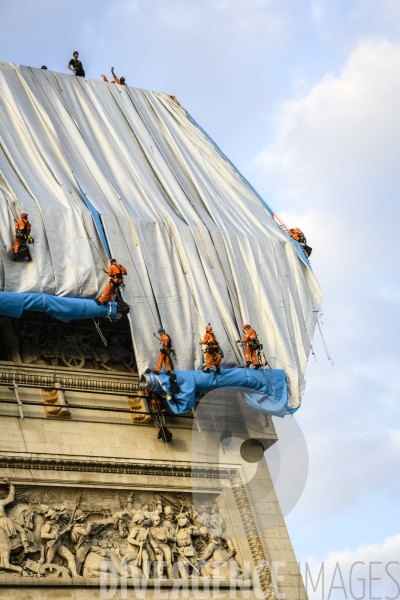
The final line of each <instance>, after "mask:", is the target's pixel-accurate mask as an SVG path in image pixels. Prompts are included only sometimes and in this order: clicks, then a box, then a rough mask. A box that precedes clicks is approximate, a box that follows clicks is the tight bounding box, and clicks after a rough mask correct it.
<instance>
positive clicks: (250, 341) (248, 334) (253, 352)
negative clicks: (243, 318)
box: [236, 323, 260, 369]
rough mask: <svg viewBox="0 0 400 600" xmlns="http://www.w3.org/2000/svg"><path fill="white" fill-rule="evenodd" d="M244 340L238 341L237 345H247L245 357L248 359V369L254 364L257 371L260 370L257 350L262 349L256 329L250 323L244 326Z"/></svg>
mask: <svg viewBox="0 0 400 600" xmlns="http://www.w3.org/2000/svg"><path fill="white" fill-rule="evenodd" d="M243 331H244V338H243V339H242V340H237V342H236V343H237V344H245V347H244V357H245V359H246V367H249V366H250V365H251V363H253V365H254V368H255V369H259V368H260V364H259V362H258V359H257V350H258V348H259V347H260V342H259V341H258V336H257V334H256V332H255V331H254V329H252V328H251V327H250V325H249V324H248V323H245V324H244V325H243Z"/></svg>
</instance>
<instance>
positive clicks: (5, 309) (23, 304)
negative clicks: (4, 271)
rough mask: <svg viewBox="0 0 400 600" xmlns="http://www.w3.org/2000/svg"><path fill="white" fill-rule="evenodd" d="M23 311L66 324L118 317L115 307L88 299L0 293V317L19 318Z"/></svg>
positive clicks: (112, 304) (113, 303) (111, 303)
mask: <svg viewBox="0 0 400 600" xmlns="http://www.w3.org/2000/svg"><path fill="white" fill-rule="evenodd" d="M24 310H32V311H36V312H42V313H46V314H48V315H50V316H52V317H54V318H55V319H58V320H59V321H63V322H64V323H68V322H69V321H72V320H75V319H93V318H96V317H110V318H111V319H116V318H117V316H118V313H117V305H116V303H115V302H110V304H109V305H108V306H104V305H101V306H99V305H98V304H96V302H95V301H94V300H92V299H90V298H66V297H61V296H50V294H38V293H32V294H31V293H25V294H23V293H21V294H19V293H16V292H0V315H2V316H3V317H16V318H19V317H20V316H21V315H22V313H23V312H24Z"/></svg>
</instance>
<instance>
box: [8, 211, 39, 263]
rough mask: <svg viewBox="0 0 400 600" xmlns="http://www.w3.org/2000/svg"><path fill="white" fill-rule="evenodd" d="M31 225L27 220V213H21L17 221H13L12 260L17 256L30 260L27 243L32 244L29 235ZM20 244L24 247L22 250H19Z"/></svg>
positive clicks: (32, 240) (16, 258) (31, 238)
mask: <svg viewBox="0 0 400 600" xmlns="http://www.w3.org/2000/svg"><path fill="white" fill-rule="evenodd" d="M31 229H32V225H31V224H30V223H29V221H28V215H27V214H26V213H21V214H20V218H19V221H17V222H16V223H15V238H14V248H13V250H14V256H13V260H18V258H25V257H26V258H27V259H28V260H32V257H31V255H30V252H29V249H28V246H27V244H33V242H34V239H33V237H32V236H31ZM21 246H23V247H24V252H20V251H21V250H22V248H21Z"/></svg>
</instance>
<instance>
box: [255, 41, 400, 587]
mask: <svg viewBox="0 0 400 600" xmlns="http://www.w3.org/2000/svg"><path fill="white" fill-rule="evenodd" d="M399 105H400V44H394V43H390V42H388V41H373V40H369V41H364V42H363V43H360V44H359V45H358V46H357V48H355V49H354V51H352V52H351V54H350V55H349V57H348V59H347V60H346V62H345V64H344V65H343V67H342V68H341V70H340V71H339V72H338V73H327V74H326V75H325V76H324V77H323V78H322V79H321V81H319V82H318V83H317V84H316V85H314V86H312V87H311V89H310V90H309V91H308V93H307V94H306V95H304V96H302V97H299V98H295V99H291V100H288V101H287V102H285V104H284V105H283V107H282V110H281V112H280V115H279V119H278V126H277V131H276V135H275V136H274V138H273V140H272V142H271V143H270V144H269V146H268V147H267V148H266V149H265V151H263V152H262V153H261V154H260V155H259V156H258V157H257V159H256V165H257V167H258V169H259V172H260V177H262V178H263V182H264V189H266V190H267V193H264V196H265V197H268V196H269V194H268V191H270V192H271V194H272V193H273V194H274V196H275V198H276V200H275V202H274V204H278V205H279V204H281V205H282V204H283V205H284V206H285V209H284V210H283V211H281V213H282V214H281V216H283V217H284V220H285V221H286V222H287V223H288V225H290V226H298V227H300V228H301V229H303V230H304V231H305V233H306V235H307V239H308V242H309V244H310V246H312V247H313V254H312V256H311V259H312V264H313V268H314V270H315V272H316V274H317V276H318V278H319V279H320V282H321V284H322V289H323V291H324V297H325V300H324V310H325V313H326V316H325V318H324V323H325V325H324V335H325V337H326V339H327V343H328V346H329V350H330V353H331V355H332V356H333V358H334V361H335V366H334V367H333V368H332V367H330V366H329V365H326V363H325V357H324V350H323V348H322V345H321V343H320V342H319V341H318V337H319V336H318V333H317V334H316V341H315V347H316V352H317V358H318V361H317V363H316V364H315V363H314V362H313V359H312V358H311V362H310V364H309V369H308V372H307V375H306V379H307V390H306V394H305V398H304V401H303V405H302V408H301V414H300V413H299V415H298V419H299V422H300V423H301V425H302V427H303V430H304V432H305V436H306V439H307V442H308V447H309V456H310V470H309V479H308V483H307V486H306V489H305V492H304V494H303V497H302V499H301V501H300V503H299V505H298V506H297V509H296V510H297V511H298V514H299V516H300V518H303V519H304V515H307V519H312V518H313V516H314V517H317V518H319V519H321V523H322V522H323V519H324V518H325V519H326V520H327V521H328V520H329V519H334V517H335V515H336V518H337V519H338V521H337V523H339V521H340V517H339V515H340V514H342V515H344V514H345V513H346V511H347V514H349V511H350V510H351V508H352V507H354V508H355V507H356V506H357V507H359V511H361V512H362V511H363V510H364V506H366V503H367V501H368V499H370V498H372V497H374V496H375V497H380V498H384V500H383V501H384V502H385V503H386V505H388V504H390V503H392V504H395V503H398V502H399V500H400V495H399V494H400V491H399V489H398V487H396V486H397V484H396V482H395V481H394V473H396V472H398V470H399V463H400V458H399V457H400V454H399V431H400V403H399V392H398V390H399V384H400V381H399V375H398V372H399V369H398V364H399V363H400V347H399V344H398V333H397V323H398V304H397V302H398V298H397V296H398V290H399V289H400V282H399V273H400V253H399V251H398V240H397V235H396V233H395V231H396V227H397V222H398V220H399V216H400V214H399V213H400V210H399V190H400V170H399V167H398V161H399V149H398V148H399V139H400V111H399ZM372 474H373V476H372ZM365 510H367V509H366V508H365ZM376 510H377V512H378V509H376ZM377 512H376V513H375V515H374V518H375V519H376V518H378V514H377ZM384 518H385V517H384V516H382V519H383V520H384ZM331 522H333V521H331ZM336 527H337V526H336ZM352 536H353V534H352V532H351V531H343V532H342V540H347V539H353V537H352ZM354 536H355V537H356V536H357V533H354ZM332 597H333V596H332Z"/></svg>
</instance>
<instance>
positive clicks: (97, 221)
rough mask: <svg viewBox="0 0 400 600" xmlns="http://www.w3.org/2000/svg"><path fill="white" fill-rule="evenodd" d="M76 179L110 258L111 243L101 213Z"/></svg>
mask: <svg viewBox="0 0 400 600" xmlns="http://www.w3.org/2000/svg"><path fill="white" fill-rule="evenodd" d="M74 177H75V176H74ZM75 181H76V183H77V185H78V188H79V190H80V192H81V194H82V196H83V199H84V201H85V204H86V206H87V207H88V209H89V210H90V212H91V213H92V215H93V220H94V223H95V225H96V229H97V233H98V234H99V236H100V239H101V241H102V242H103V246H104V250H105V251H106V252H107V256H108V258H111V252H110V248H109V245H108V242H107V237H106V232H105V231H104V227H103V222H102V220H101V216H100V213H99V211H98V210H97V209H96V208H95V207H94V206H93V204H92V203H91V202H90V200H89V198H88V197H87V195H86V194H85V192H84V191H83V189H82V188H81V186H80V185H79V181H78V180H77V178H76V177H75Z"/></svg>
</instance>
